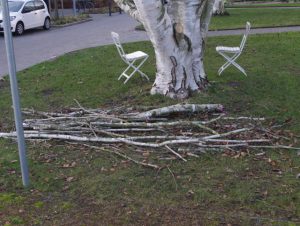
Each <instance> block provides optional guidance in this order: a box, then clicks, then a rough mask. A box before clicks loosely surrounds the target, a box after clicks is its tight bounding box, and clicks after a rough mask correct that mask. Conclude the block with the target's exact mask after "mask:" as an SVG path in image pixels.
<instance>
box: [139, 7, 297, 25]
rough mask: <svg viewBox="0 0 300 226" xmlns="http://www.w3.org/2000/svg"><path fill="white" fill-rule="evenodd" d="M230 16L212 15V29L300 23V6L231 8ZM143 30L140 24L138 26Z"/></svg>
mask: <svg viewBox="0 0 300 226" xmlns="http://www.w3.org/2000/svg"><path fill="white" fill-rule="evenodd" d="M226 11H227V12H228V13H229V14H230V15H229V16H214V17H212V20H211V24H210V27H209V29H210V30H222V29H237V28H244V27H245V24H246V21H250V22H251V25H252V28H261V27H276V26H295V25H300V8H287V9H283V8H252V9H248V8H243V9H239V8H236V9H235V8H230V9H226ZM137 29H139V30H143V27H142V26H141V25H140V26H138V27H137Z"/></svg>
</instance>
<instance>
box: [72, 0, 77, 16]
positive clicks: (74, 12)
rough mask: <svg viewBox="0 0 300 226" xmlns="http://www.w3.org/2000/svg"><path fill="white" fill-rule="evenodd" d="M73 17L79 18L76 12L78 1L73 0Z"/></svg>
mask: <svg viewBox="0 0 300 226" xmlns="http://www.w3.org/2000/svg"><path fill="white" fill-rule="evenodd" d="M73 15H74V16H77V12H76V0H73Z"/></svg>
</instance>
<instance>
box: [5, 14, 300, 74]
mask: <svg viewBox="0 0 300 226" xmlns="http://www.w3.org/2000/svg"><path fill="white" fill-rule="evenodd" d="M92 17H93V21H90V22H85V23H81V24H77V25H72V26H69V27H63V28H53V29H51V30H50V31H44V30H42V29H36V30H32V31H29V32H26V33H25V34H24V35H23V36H19V37H16V36H13V43H14V49H15V57H16V66H17V71H19V70H22V69H25V68H28V67H30V66H32V65H35V64H37V63H40V62H43V61H46V60H50V59H53V58H55V57H57V56H60V55H63V54H65V53H68V52H72V51H75V50H79V49H84V48H89V47H95V46H101V45H107V44H112V39H111V37H110V31H112V30H113V31H116V32H118V33H119V34H120V36H121V40H122V42H133V41H141V40H147V39H148V38H147V35H146V33H145V32H141V31H135V30H134V28H135V27H136V25H137V24H138V23H137V22H136V21H135V20H133V19H131V18H130V17H129V16H127V15H126V14H122V15H120V14H113V16H112V17H109V16H108V15H100V14H97V15H92ZM287 31H300V26H296V27H285V28H262V29H252V30H251V33H252V34H257V33H275V32H287ZM243 32H244V29H238V30H225V31H211V32H209V36H221V35H240V34H243ZM7 73H8V67H7V60H6V50H5V43H4V37H3V35H1V36H0V77H1V76H3V75H5V74H7Z"/></svg>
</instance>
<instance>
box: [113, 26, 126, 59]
mask: <svg viewBox="0 0 300 226" xmlns="http://www.w3.org/2000/svg"><path fill="white" fill-rule="evenodd" d="M111 37H112V39H113V41H114V43H115V45H116V47H117V50H118V53H119V54H120V56H121V58H122V59H124V58H125V57H124V56H125V52H124V49H123V47H122V44H121V42H120V36H119V34H118V33H116V32H113V31H112V32H111Z"/></svg>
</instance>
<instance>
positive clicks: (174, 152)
mask: <svg viewBox="0 0 300 226" xmlns="http://www.w3.org/2000/svg"><path fill="white" fill-rule="evenodd" d="M165 147H166V148H167V149H168V150H169V151H170V152H172V153H173V154H174V155H176V156H177V157H178V158H180V159H181V160H183V161H184V162H186V161H187V160H186V159H185V158H183V157H182V156H181V155H180V154H178V153H177V152H176V151H174V150H173V149H172V148H170V147H169V146H168V145H165Z"/></svg>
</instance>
